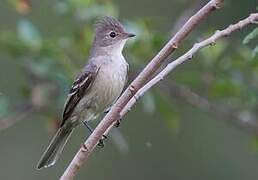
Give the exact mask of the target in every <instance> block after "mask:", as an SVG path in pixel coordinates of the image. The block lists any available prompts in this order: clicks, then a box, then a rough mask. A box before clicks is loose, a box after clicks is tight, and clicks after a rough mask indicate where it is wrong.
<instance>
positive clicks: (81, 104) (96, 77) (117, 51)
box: [37, 16, 135, 169]
mask: <svg viewBox="0 0 258 180" xmlns="http://www.w3.org/2000/svg"><path fill="white" fill-rule="evenodd" d="M134 36H135V35H134V34H132V33H128V32H127V31H126V30H125V28H124V26H123V25H122V24H121V23H120V22H119V21H118V20H117V19H115V18H113V17H110V16H105V17H103V18H101V19H99V20H97V22H96V26H95V36H94V40H93V43H92V47H91V50H90V53H89V57H88V63H87V64H86V65H85V66H84V67H83V68H82V70H81V72H80V73H79V75H78V76H77V78H76V79H75V81H74V83H73V85H72V87H71V88H70V91H69V93H68V96H67V99H66V102H65V105H64V108H63V109H64V110H63V116H62V122H61V124H60V127H59V129H58V130H57V132H56V134H55V135H54V137H53V138H52V140H51V142H50V144H49V146H48V147H47V149H46V150H45V152H44V153H43V155H42V156H41V158H40V160H39V162H38V164H37V169H41V168H47V167H50V166H52V165H54V164H55V163H56V162H57V160H58V159H59V158H60V155H61V153H62V151H63V149H64V147H65V144H66V142H67V141H68V139H69V137H70V135H71V134H72V132H73V131H74V129H75V128H76V127H77V126H79V125H81V124H85V125H86V126H87V127H89V126H88V124H87V123H88V122H89V121H91V120H94V119H96V118H97V117H98V115H99V114H101V113H102V112H104V111H106V110H107V109H109V108H110V107H111V106H112V104H113V103H114V102H115V100H116V99H117V98H118V97H119V95H120V94H121V93H122V91H123V89H124V86H125V84H126V81H127V74H128V69H129V65H128V63H127V61H126V59H125V58H124V56H123V54H122V51H123V48H124V45H125V43H126V41H127V40H128V39H129V38H131V37H134Z"/></svg>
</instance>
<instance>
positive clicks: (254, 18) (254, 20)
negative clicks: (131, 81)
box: [121, 13, 258, 116]
mask: <svg viewBox="0 0 258 180" xmlns="http://www.w3.org/2000/svg"><path fill="white" fill-rule="evenodd" d="M249 24H258V13H254V14H250V15H249V17H247V18H245V19H244V20H242V21H239V22H238V23H236V24H233V25H229V26H228V27H227V28H226V29H224V30H222V31H220V30H218V31H216V32H215V33H214V34H213V35H212V36H211V37H209V38H207V39H205V40H204V41H202V42H199V43H196V44H194V46H193V47H192V48H191V49H190V50H189V51H188V52H186V53H185V54H184V55H182V56H180V57H179V58H178V59H176V60H174V61H173V62H171V63H169V64H168V65H167V66H166V67H165V68H164V69H163V70H162V71H161V72H160V73H159V74H158V75H157V76H155V77H154V78H153V79H151V80H150V81H149V82H148V83H147V84H146V85H144V86H143V87H142V88H141V89H140V90H139V91H138V92H137V93H136V94H135V95H134V98H132V99H131V100H130V101H129V102H128V103H127V105H126V106H125V108H124V109H123V110H122V112H121V115H122V116H123V115H125V114H126V113H127V112H128V111H130V109H131V108H132V106H133V105H134V104H135V103H136V101H137V100H138V99H139V98H140V97H141V96H143V95H144V93H145V92H147V91H148V90H149V89H150V88H151V87H153V86H154V85H156V84H157V83H158V82H160V81H161V80H163V79H164V78H165V77H166V76H167V75H168V74H169V73H170V72H171V71H173V70H174V69H175V68H176V67H177V66H178V65H180V64H183V63H185V62H186V61H188V60H191V59H192V58H193V55H194V54H195V53H197V52H198V51H199V50H201V49H202V48H204V47H207V46H209V45H214V44H215V42H216V41H217V40H218V39H220V38H222V37H225V36H229V35H230V34H231V33H233V32H234V31H237V30H240V29H242V28H243V27H245V26H247V25H249Z"/></svg>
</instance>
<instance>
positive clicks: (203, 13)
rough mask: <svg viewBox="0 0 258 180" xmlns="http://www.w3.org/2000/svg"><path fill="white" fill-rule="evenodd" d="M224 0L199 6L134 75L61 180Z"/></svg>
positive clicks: (70, 174)
mask: <svg viewBox="0 0 258 180" xmlns="http://www.w3.org/2000/svg"><path fill="white" fill-rule="evenodd" d="M223 1H224V0H211V1H209V2H208V3H207V4H206V5H205V6H204V7H203V8H201V9H200V10H199V11H198V12H197V13H196V14H195V15H193V16H192V17H191V18H190V19H189V20H188V21H187V22H186V23H185V25H184V26H183V27H182V28H181V29H180V30H179V31H178V32H177V33H176V35H175V36H174V37H173V38H172V39H171V40H170V41H169V42H168V43H167V44H166V45H165V46H164V47H163V48H162V49H161V50H160V52H159V53H158V54H157V55H156V56H155V57H154V58H153V59H152V60H151V61H150V63H149V64H148V65H147V66H146V67H145V68H144V69H143V71H142V72H141V73H140V74H139V75H138V76H137V77H136V79H135V80H134V81H133V82H132V83H131V84H130V85H129V87H128V88H127V89H126V90H125V92H124V93H123V94H122V95H121V96H120V98H119V99H118V100H117V101H116V103H115V104H114V105H113V107H112V109H111V111H110V112H109V113H108V114H107V115H106V116H105V117H104V119H103V120H102V121H101V122H100V123H99V125H98V126H97V128H96V129H95V130H94V132H93V133H92V134H91V135H90V137H89V138H88V139H87V140H86V142H85V143H84V144H83V145H82V147H81V148H80V150H79V151H78V152H77V154H76V155H75V157H74V158H73V160H72V161H71V163H70V165H69V166H68V167H67V169H66V170H65V172H64V174H63V175H62V177H61V178H60V179H61V180H71V179H74V177H75V175H76V174H77V172H78V170H79V169H80V167H81V166H82V165H83V163H84V162H85V161H86V160H87V159H88V157H89V155H90V153H91V152H92V151H93V149H94V147H95V146H96V144H97V142H98V141H99V139H101V137H102V135H103V134H104V133H105V132H106V131H107V129H109V128H110V126H112V124H113V123H114V122H115V121H116V120H117V119H120V112H121V111H122V110H123V109H124V107H125V106H126V104H127V103H128V102H129V101H130V99H131V98H132V97H133V96H134V95H135V94H136V92H137V91H138V90H139V89H140V88H141V87H143V86H144V84H145V83H146V82H147V81H148V80H149V79H150V78H151V77H152V76H153V74H154V73H155V72H156V71H157V69H158V68H159V67H160V65H161V64H162V63H163V62H164V61H165V60H166V58H167V57H168V56H169V55H171V53H172V52H174V51H175V50H176V49H177V48H178V46H179V44H180V43H181V42H182V41H183V40H184V39H185V38H186V37H187V35H188V34H189V33H190V32H191V31H192V30H193V29H194V28H195V27H196V26H197V25H198V24H200V23H201V22H202V21H203V20H204V19H205V18H207V17H208V15H210V14H211V12H212V11H214V10H216V9H218V8H219V7H220V6H221V5H222V3H223Z"/></svg>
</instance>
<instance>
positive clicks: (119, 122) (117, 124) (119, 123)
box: [115, 114, 122, 128]
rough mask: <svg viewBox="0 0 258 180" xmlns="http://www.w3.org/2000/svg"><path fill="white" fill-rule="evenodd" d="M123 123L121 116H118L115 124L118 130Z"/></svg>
mask: <svg viewBox="0 0 258 180" xmlns="http://www.w3.org/2000/svg"><path fill="white" fill-rule="evenodd" d="M121 121H122V118H121V116H120V114H118V115H117V120H116V123H115V127H116V128H118V127H119V126H120V125H121Z"/></svg>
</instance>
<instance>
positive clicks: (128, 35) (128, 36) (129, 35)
mask: <svg viewBox="0 0 258 180" xmlns="http://www.w3.org/2000/svg"><path fill="white" fill-rule="evenodd" d="M125 36H126V38H131V37H134V36H136V35H135V34H132V33H126V34H125Z"/></svg>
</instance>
